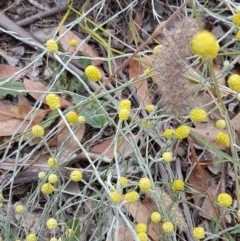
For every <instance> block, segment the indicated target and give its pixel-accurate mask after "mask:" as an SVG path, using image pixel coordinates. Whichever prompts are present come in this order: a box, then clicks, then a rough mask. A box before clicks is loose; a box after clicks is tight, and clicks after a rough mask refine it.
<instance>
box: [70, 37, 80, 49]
mask: <svg viewBox="0 0 240 241" xmlns="http://www.w3.org/2000/svg"><path fill="white" fill-rule="evenodd" d="M69 45H70V46H71V47H73V48H76V47H77V45H78V41H77V40H76V39H75V38H73V39H71V40H70V42H69Z"/></svg>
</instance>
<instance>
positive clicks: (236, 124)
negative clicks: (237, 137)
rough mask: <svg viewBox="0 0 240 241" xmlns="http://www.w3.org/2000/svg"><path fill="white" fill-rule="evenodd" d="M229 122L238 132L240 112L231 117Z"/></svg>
mask: <svg viewBox="0 0 240 241" xmlns="http://www.w3.org/2000/svg"><path fill="white" fill-rule="evenodd" d="M231 122H232V125H233V127H234V129H235V130H236V132H237V133H238V134H240V112H239V113H238V114H237V115H235V116H234V118H232V120H231Z"/></svg>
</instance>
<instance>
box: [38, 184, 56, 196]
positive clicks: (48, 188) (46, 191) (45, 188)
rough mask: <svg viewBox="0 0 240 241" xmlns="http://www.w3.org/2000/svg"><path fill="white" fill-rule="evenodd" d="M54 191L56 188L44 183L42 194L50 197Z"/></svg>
mask: <svg viewBox="0 0 240 241" xmlns="http://www.w3.org/2000/svg"><path fill="white" fill-rule="evenodd" d="M53 191H54V186H53V185H52V184H50V183H44V184H43V185H42V186H41V192H42V193H43V194H44V195H49V194H52V193H53Z"/></svg>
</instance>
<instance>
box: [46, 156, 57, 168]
mask: <svg viewBox="0 0 240 241" xmlns="http://www.w3.org/2000/svg"><path fill="white" fill-rule="evenodd" d="M47 164H48V166H49V167H50V168H54V167H57V166H58V159H57V158H52V157H50V158H48V161H47Z"/></svg>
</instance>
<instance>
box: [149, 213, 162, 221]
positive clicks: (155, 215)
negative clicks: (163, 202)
mask: <svg viewBox="0 0 240 241" xmlns="http://www.w3.org/2000/svg"><path fill="white" fill-rule="evenodd" d="M161 218H162V217H161V214H160V213H159V212H153V213H152V214H151V221H152V222H153V223H159V222H160V221H161Z"/></svg>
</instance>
